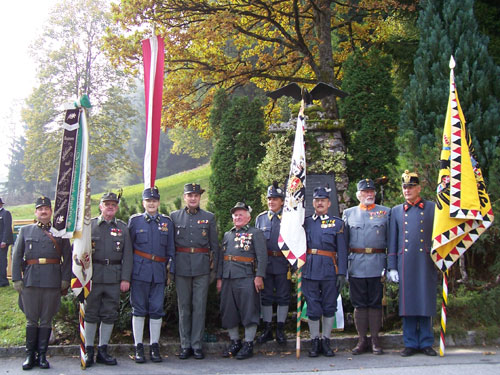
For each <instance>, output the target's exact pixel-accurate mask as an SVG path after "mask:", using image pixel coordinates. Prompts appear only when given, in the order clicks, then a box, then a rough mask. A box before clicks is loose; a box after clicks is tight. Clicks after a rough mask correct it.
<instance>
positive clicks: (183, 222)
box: [171, 183, 219, 359]
mask: <svg viewBox="0 0 500 375" xmlns="http://www.w3.org/2000/svg"><path fill="white" fill-rule="evenodd" d="M204 191H205V190H203V189H202V188H201V186H200V185H199V184H195V183H191V184H186V185H184V202H185V203H186V207H185V208H184V209H182V210H177V211H174V212H172V213H171V218H172V221H173V223H174V227H175V265H176V270H175V286H176V289H177V301H178V305H179V336H180V338H181V352H180V354H179V358H180V359H187V358H189V357H190V356H191V355H194V357H195V358H196V359H203V358H204V357H205V356H204V354H203V350H202V345H201V344H202V336H203V332H204V330H205V312H206V307H207V295H208V286H209V285H210V262H211V259H213V256H214V255H215V254H217V253H218V251H219V243H218V238H217V225H216V222H215V216H214V214H213V213H211V212H207V211H205V210H202V209H201V208H200V199H201V195H202V194H203V192H204Z"/></svg>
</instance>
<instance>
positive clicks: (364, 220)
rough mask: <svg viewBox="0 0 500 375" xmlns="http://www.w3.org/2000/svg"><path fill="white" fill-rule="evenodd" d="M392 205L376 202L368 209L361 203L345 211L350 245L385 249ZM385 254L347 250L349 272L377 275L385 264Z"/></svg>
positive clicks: (363, 275)
mask: <svg viewBox="0 0 500 375" xmlns="http://www.w3.org/2000/svg"><path fill="white" fill-rule="evenodd" d="M390 213H391V209H390V208H388V207H385V206H379V205H378V204H375V205H372V206H371V207H370V209H364V208H362V207H361V206H356V207H351V208H348V209H347V210H345V211H344V213H343V215H342V219H343V220H344V222H345V224H346V225H345V228H346V230H345V234H346V240H347V243H348V247H349V249H366V248H373V249H387V242H388V238H389V222H390V217H391V214H390ZM386 258H387V256H386V254H385V253H377V254H366V253H352V252H349V267H348V272H349V276H352V277H358V278H365V277H380V276H381V274H382V271H383V270H384V268H386Z"/></svg>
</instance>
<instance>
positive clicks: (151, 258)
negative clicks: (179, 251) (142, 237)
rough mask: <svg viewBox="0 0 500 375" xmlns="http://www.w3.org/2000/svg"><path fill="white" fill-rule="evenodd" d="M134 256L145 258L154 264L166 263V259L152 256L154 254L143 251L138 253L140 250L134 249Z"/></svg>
mask: <svg viewBox="0 0 500 375" xmlns="http://www.w3.org/2000/svg"><path fill="white" fill-rule="evenodd" d="M134 254H137V255H139V256H140V257H143V258H146V259H149V260H152V261H154V262H158V263H165V262H166V261H167V258H164V257H160V256H158V255H154V254H149V253H145V252H144V251H140V250H136V249H134Z"/></svg>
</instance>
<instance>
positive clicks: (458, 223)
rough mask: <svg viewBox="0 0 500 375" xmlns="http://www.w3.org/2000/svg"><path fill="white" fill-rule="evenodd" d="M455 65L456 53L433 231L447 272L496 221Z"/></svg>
mask: <svg viewBox="0 0 500 375" xmlns="http://www.w3.org/2000/svg"><path fill="white" fill-rule="evenodd" d="M454 67H455V61H454V60H453V56H452V57H451V59H450V95H449V100H448V109H447V111H446V120H445V124H444V131H443V148H442V150H441V157H440V171H439V177H438V188H437V202H436V203H437V204H436V209H435V214H434V227H433V231H432V239H433V241H432V250H431V257H432V259H433V261H434V263H435V264H436V266H437V267H438V268H439V269H440V270H441V271H443V272H445V271H447V270H448V269H449V268H450V267H451V266H452V265H453V263H455V261H456V260H457V259H458V258H459V257H460V256H461V255H462V254H463V253H464V252H465V251H466V250H467V249H468V248H469V247H470V246H471V245H472V244H473V243H474V242H475V241H476V240H477V239H478V238H479V236H480V235H481V233H483V232H484V231H485V230H486V229H487V228H488V227H489V226H490V225H491V224H492V223H493V210H492V208H491V201H490V198H489V196H488V193H487V192H486V185H485V183H484V179H483V175H482V173H481V168H480V166H479V163H478V161H477V158H476V156H475V155H474V148H473V146H472V140H471V137H470V134H469V133H468V131H467V128H466V127H465V117H464V114H463V112H462V109H461V108H460V102H459V101H458V95H457V90H456V86H455V78H454V74H453V68H454Z"/></svg>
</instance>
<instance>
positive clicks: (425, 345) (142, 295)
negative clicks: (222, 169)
mask: <svg viewBox="0 0 500 375" xmlns="http://www.w3.org/2000/svg"><path fill="white" fill-rule="evenodd" d="M203 192H204V190H203V189H201V187H200V185H198V184H194V183H193V184H186V185H185V187H184V201H185V203H186V207H185V208H184V209H182V210H177V211H175V212H172V214H171V218H169V217H168V216H166V215H161V214H159V213H158V206H159V200H160V196H159V192H158V190H157V189H156V188H153V189H146V190H145V191H144V193H143V206H144V208H145V212H144V213H142V214H136V215H133V216H132V217H131V218H130V220H129V223H128V226H127V225H126V224H125V223H124V222H122V221H120V220H117V219H116V218H115V214H116V212H117V211H118V204H119V199H118V197H117V196H116V194H114V193H107V194H104V195H103V197H102V199H101V202H100V206H99V207H100V210H101V215H100V216H99V217H97V218H94V219H92V246H93V252H94V253H93V256H92V261H93V286H92V291H91V293H90V295H89V297H88V298H87V307H86V315H85V321H86V329H85V336H86V337H85V339H86V340H85V341H86V352H87V354H86V363H87V367H89V366H91V365H92V364H93V363H94V346H93V343H94V340H95V335H96V330H97V325H98V324H99V323H100V327H99V328H100V330H99V345H98V352H97V356H96V361H97V362H99V363H104V364H107V365H115V364H116V359H115V358H113V357H112V356H110V355H109V354H108V352H107V344H108V342H109V339H110V336H111V332H112V329H113V324H114V322H115V321H116V319H117V317H118V307H119V296H120V291H121V292H125V291H127V290H128V289H129V288H130V300H131V305H132V327H133V335H134V342H135V361H136V362H137V363H143V362H145V355H144V346H143V331H144V322H145V317H146V316H148V315H149V331H150V358H151V360H152V361H153V362H161V361H162V357H161V355H160V348H159V343H158V342H159V337H160V330H161V324H162V317H163V315H164V311H163V300H164V286H165V282H166V276H167V274H166V267H165V265H166V264H167V263H168V262H170V271H171V272H172V273H174V274H175V282H176V288H177V295H178V308H179V334H180V339H181V351H180V354H179V358H181V359H186V358H189V357H191V356H194V357H195V358H196V359H203V358H204V354H203V351H202V335H203V331H204V325H205V324H204V321H205V309H206V299H207V292H208V285H209V274H210V263H211V259H213V258H215V260H216V262H217V289H218V291H219V292H220V293H221V316H222V326H223V327H224V328H226V329H227V330H228V332H229V336H230V339H231V343H230V345H229V346H228V347H227V348H226V350H225V351H224V353H223V355H224V356H225V357H233V356H234V357H236V358H238V359H245V358H249V357H251V356H252V355H253V341H254V338H255V335H256V330H257V324H258V322H259V316H260V308H261V307H262V316H263V321H264V330H263V332H262V334H261V335H260V336H259V337H258V339H257V342H259V343H263V342H266V341H268V340H270V339H273V331H272V328H271V321H272V315H273V311H272V305H273V303H276V304H277V306H278V310H277V329H276V340H277V341H278V343H280V344H284V343H285V342H286V336H285V333H284V323H285V319H286V316H287V313H288V305H289V301H290V268H289V265H288V261H287V260H286V259H285V258H284V257H283V255H282V253H281V251H280V248H279V247H278V236H279V227H280V222H281V212H282V206H283V201H284V194H283V191H282V190H281V189H280V188H279V187H278V186H277V185H276V184H275V185H272V186H270V187H269V188H268V192H267V199H268V206H269V210H268V211H266V212H264V213H262V214H260V215H259V216H258V217H257V219H256V228H255V227H252V226H250V225H249V222H250V218H251V214H250V211H251V208H250V207H248V206H247V205H246V204H244V203H241V202H238V203H237V204H236V205H235V207H233V208H232V209H231V213H232V217H233V223H234V227H233V228H232V229H231V230H230V231H228V232H226V233H225V235H224V239H223V241H222V246H221V249H220V251H219V246H218V241H217V231H216V224H215V218H214V215H213V214H212V213H210V212H207V211H204V210H202V209H201V208H200V207H199V203H200V198H201V194H203ZM403 193H404V195H405V198H406V202H405V203H404V204H403V205H400V206H397V207H395V208H393V210H392V211H393V215H392V219H391V222H390V224H389V218H390V217H391V214H390V212H391V210H390V209H388V208H387V207H383V206H379V205H375V186H374V184H373V181H371V180H369V179H367V180H362V181H360V182H359V183H358V193H357V197H358V199H359V200H360V205H359V206H357V207H353V208H351V209H348V210H346V211H345V212H344V220H345V221H346V223H347V225H345V224H344V221H343V220H341V219H340V218H336V217H330V216H328V209H329V207H330V197H329V189H328V188H324V187H320V188H317V189H315V191H314V196H313V206H314V208H315V213H314V214H313V215H312V216H310V217H308V218H306V221H305V224H304V227H305V230H306V235H307V245H308V246H307V247H308V249H307V258H306V263H305V266H304V269H303V292H304V296H305V299H306V302H307V304H308V316H309V330H310V334H311V339H312V347H311V350H310V352H309V355H310V356H312V357H316V356H318V355H319V354H321V353H322V354H323V355H325V356H333V355H334V353H333V351H332V349H331V348H330V335H331V330H332V326H333V321H334V316H335V312H336V309H337V306H336V300H337V296H338V293H339V291H340V290H341V289H342V287H343V285H344V284H345V279H346V278H345V275H346V274H347V263H348V257H349V275H350V280H349V281H350V293H351V299H352V302H353V305H354V307H355V323H356V327H357V329H358V332H359V342H358V345H357V346H356V347H355V348H354V349H353V354H361V353H363V352H365V351H367V350H368V349H369V348H370V344H369V342H368V340H367V338H366V333H367V330H368V326H369V327H370V333H371V348H370V349H372V350H373V353H374V354H382V348H381V347H380V344H379V341H378V331H379V330H380V327H381V322H382V310H381V308H382V306H381V299H382V283H381V273H382V271H383V269H385V268H386V248H387V247H388V246H389V260H388V268H389V270H390V271H389V278H390V279H391V280H392V281H395V282H397V281H398V275H399V274H401V277H402V281H403V282H404V283H402V285H401V290H400V292H401V293H400V315H402V316H403V330H404V338H405V349H404V350H403V352H402V353H401V354H402V355H411V354H413V353H415V352H417V351H418V350H422V351H423V352H424V353H425V354H428V355H435V352H434V351H433V350H432V347H431V346H432V340H431V336H432V327H431V326H430V317H431V316H432V315H433V314H434V311H435V308H434V309H432V308H431V307H432V296H433V298H434V302H433V303H434V307H435V293H431V291H432V290H435V287H434V289H432V285H431V284H432V282H434V284H435V282H436V281H435V277H434V278H433V277H432V273H433V272H432V271H433V268H432V264H431V266H430V267H429V262H431V261H430V257H429V254H428V251H429V247H430V244H429V242H430V231H431V230H432V216H431V214H432V213H433V210H431V209H432V208H433V205H432V203H431V202H424V201H422V200H421V199H420V195H419V193H420V186H419V183H418V176H416V174H413V173H408V172H407V171H406V172H405V173H404V174H403ZM412 207H415V209H414V211H412V210H410V208H412ZM409 214H410V217H409ZM35 215H36V218H37V223H36V224H33V225H29V226H26V227H23V228H22V229H21V231H20V234H19V236H18V239H17V241H16V244H15V246H14V256H13V281H14V287H15V288H16V290H18V291H19V292H20V307H21V309H23V311H24V313H25V314H26V318H27V327H26V351H27V356H26V360H25V362H24V363H23V369H30V368H32V367H33V366H35V365H38V366H40V367H41V368H48V367H49V364H48V362H47V360H46V351H47V346H48V339H49V337H50V330H51V323H52V318H53V316H54V314H55V313H56V312H57V309H58V307H59V301H60V289H63V290H64V289H67V288H68V286H69V279H70V276H71V260H70V259H71V248H70V244H69V241H68V240H64V239H59V238H54V237H53V236H52V235H51V233H50V230H51V226H50V219H51V216H52V211H51V205H50V200H49V199H48V198H46V197H41V198H39V199H38V200H37V202H36V209H35ZM419 215H421V216H419ZM415 218H420V220H417V219H415ZM429 222H430V224H429ZM429 225H430V229H429ZM389 228H390V230H389ZM344 229H345V230H344ZM172 233H174V234H175V235H174V236H172ZM419 246H420V248H419V249H416V248H418V247H419ZM348 249H349V251H348ZM425 254H426V255H427V258H425V256H424V255H425ZM403 269H404V272H402V271H401V270H403ZM398 270H399V271H400V272H399V274H398ZM434 274H435V272H434ZM264 280H265V283H264ZM415 285H416V286H415ZM434 286H435V285H434ZM404 291H406V292H404ZM259 295H260V296H259ZM431 310H432V311H431ZM320 320H321V321H322V332H321V335H320ZM239 324H242V325H243V326H244V328H245V338H244V340H243V342H242V341H241V340H240V338H239V334H238V326H239ZM429 330H430V336H429Z"/></svg>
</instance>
